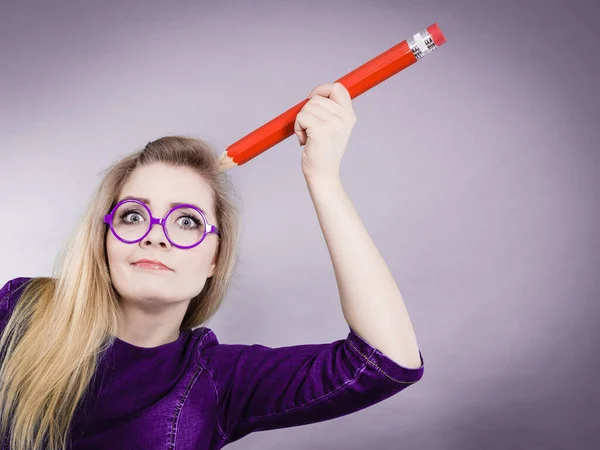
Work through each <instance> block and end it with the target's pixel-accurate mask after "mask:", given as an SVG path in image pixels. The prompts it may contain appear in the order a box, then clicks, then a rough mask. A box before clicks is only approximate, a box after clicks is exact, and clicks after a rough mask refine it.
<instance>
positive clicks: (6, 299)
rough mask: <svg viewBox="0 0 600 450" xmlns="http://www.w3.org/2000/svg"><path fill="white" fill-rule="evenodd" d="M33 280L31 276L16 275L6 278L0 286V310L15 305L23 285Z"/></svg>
mask: <svg viewBox="0 0 600 450" xmlns="http://www.w3.org/2000/svg"><path fill="white" fill-rule="evenodd" d="M30 280H33V278H32V277H17V278H13V279H11V280H8V281H7V282H6V283H4V285H3V286H2V288H0V312H6V311H10V310H11V309H12V307H13V306H14V305H15V303H16V301H17V299H18V297H19V295H20V294H21V292H22V291H23V289H24V288H25V285H26V284H27V283H28V282H29V281H30Z"/></svg>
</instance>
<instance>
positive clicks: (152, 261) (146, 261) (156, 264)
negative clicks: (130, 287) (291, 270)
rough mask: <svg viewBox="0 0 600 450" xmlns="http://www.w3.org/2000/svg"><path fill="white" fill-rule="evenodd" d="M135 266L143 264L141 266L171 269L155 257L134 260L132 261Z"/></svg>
mask: <svg viewBox="0 0 600 450" xmlns="http://www.w3.org/2000/svg"><path fill="white" fill-rule="evenodd" d="M133 264H134V265H136V266H140V267H141V266H143V267H149V268H155V267H158V268H160V269H165V270H171V268H170V267H167V266H165V265H164V264H163V263H162V262H160V261H158V260H156V259H140V260H139V261H136V262H134V263H133Z"/></svg>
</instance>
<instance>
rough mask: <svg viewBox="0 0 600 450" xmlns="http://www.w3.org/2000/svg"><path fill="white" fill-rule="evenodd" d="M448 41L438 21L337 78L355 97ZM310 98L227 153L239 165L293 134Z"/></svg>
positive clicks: (262, 127) (251, 134)
mask: <svg viewBox="0 0 600 450" xmlns="http://www.w3.org/2000/svg"><path fill="white" fill-rule="evenodd" d="M444 42H446V38H445V37H444V35H443V34H442V32H441V30H440V29H439V27H438V26H437V24H433V25H431V26H430V27H428V28H427V29H426V30H423V31H422V32H421V33H420V34H416V35H414V36H413V37H411V38H409V39H407V40H404V41H402V42H401V43H399V44H397V45H395V46H394V47H392V48H390V49H389V50H387V51H385V52H383V53H381V54H380V55H378V56H376V57H375V58H373V59H371V60H369V61H368V62H366V63H365V64H363V65H362V66H360V67H358V68H356V69H354V70H353V71H352V72H349V73H348V74H346V75H344V76H343V77H341V78H340V79H338V80H336V81H338V82H340V83H342V84H343V85H344V86H345V87H346V89H347V90H348V92H349V94H350V97H351V98H355V97H357V96H359V95H361V94H362V93H364V92H366V91H368V90H369V89H371V88H372V87H374V86H376V85H378V84H380V83H381V82H382V81H385V80H387V79H388V78H390V77H391V76H393V75H395V74H397V73H398V72H400V71H402V70H404V69H406V68H407V67H409V66H411V65H412V64H414V63H416V62H417V61H418V59H420V58H422V57H423V56H424V55H425V54H427V53H429V52H430V51H432V49H434V48H436V47H437V46H439V45H442V44H443V43H444ZM306 102H308V99H304V100H303V101H301V102H300V103H298V104H297V105H294V106H293V107H291V108H290V109H288V110H287V111H285V112H284V113H282V114H280V115H279V116H277V117H275V118H274V119H273V120H271V121H269V122H267V123H265V124H264V125H262V126H261V127H259V128H257V129H256V130H254V131H252V132H251V133H249V134H247V135H246V136H244V137H243V138H241V139H240V140H239V141H237V142H235V143H233V144H231V145H230V146H229V147H227V155H228V156H229V157H230V158H232V159H233V162H235V163H236V164H237V165H241V164H244V163H245V162H248V161H249V160H251V159H253V158H255V157H256V156H258V155H260V154H261V153H263V152H264V151H266V150H268V149H269V148H271V147H273V146H274V145H276V144H278V143H279V142H281V141H283V140H285V139H287V138H288V137H290V136H291V135H292V134H294V123H295V121H296V116H297V115H298V113H299V112H300V111H301V110H302V108H303V106H304V105H305V104H306Z"/></svg>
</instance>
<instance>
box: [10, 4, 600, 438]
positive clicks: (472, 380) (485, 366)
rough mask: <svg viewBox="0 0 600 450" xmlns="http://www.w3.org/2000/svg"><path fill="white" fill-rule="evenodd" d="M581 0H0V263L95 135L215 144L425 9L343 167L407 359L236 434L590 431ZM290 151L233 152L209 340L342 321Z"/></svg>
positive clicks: (368, 98)
mask: <svg viewBox="0 0 600 450" xmlns="http://www.w3.org/2000/svg"><path fill="white" fill-rule="evenodd" d="M599 9H600V6H599V4H598V2H597V1H591V0H590V1H587V2H584V1H569V2H567V1H541V0H540V1H529V2H517V1H504V2H500V1H491V0H487V1H476V0H460V1H457V0H453V1H452V2H446V1H441V0H437V1H410V2H409V1H406V2H404V1H375V0H370V1H366V0H363V1H325V0H321V1H318V2H317V1H299V2H291V1H276V0H268V1H264V0H263V1H251V2H250V1H246V2H244V1H241V0H238V1H221V2H216V1H213V2H203V1H195V2H193V1H179V2H166V1H165V2H158V1H155V0H153V1H144V2H141V1H140V2H133V1H127V2H117V1H114V0H111V1H103V2H76V1H70V2H65V1H54V2H42V1H37V2H10V3H9V2H7V1H4V2H3V3H2V6H1V10H0V65H1V67H0V68H1V70H0V77H1V84H0V134H1V136H0V137H1V140H0V155H1V160H0V205H1V208H2V216H1V221H0V236H1V237H2V246H1V248H2V250H1V252H2V253H1V260H0V274H1V278H2V279H3V280H8V279H9V278H14V277H17V276H48V275H49V274H50V273H51V270H52V265H53V263H54V258H55V257H56V253H57V252H58V250H59V248H60V246H61V245H62V243H63V241H64V239H65V238H66V237H67V234H68V233H69V232H70V231H71V230H72V227H73V226H74V223H75V221H76V220H77V218H78V217H79V216H80V214H81V213H82V212H83V210H84V208H85V205H86V204H87V202H88V201H89V198H90V195H91V193H92V191H93V189H95V187H96V186H97V183H98V182H99V180H100V171H101V170H103V169H104V168H105V167H106V166H107V165H108V164H110V163H111V162H112V161H113V160H114V159H115V158H117V157H120V156H123V155H125V154H127V153H130V152H132V151H135V150H137V149H139V148H140V147H141V146H143V145H145V143H146V142H147V141H149V140H153V139H156V138H158V137H160V136H162V135H165V134H174V133H183V134H188V135H193V136H196V137H200V138H203V139H206V140H208V141H209V142H211V143H212V144H213V145H215V146H216V147H217V149H218V150H219V152H221V151H223V150H224V149H225V148H226V147H227V146H228V145H229V144H231V143H233V142H235V141H236V140H237V139H239V138H240V137H242V136H243V135H244V134H246V133H248V132H250V131H252V130H253V129H255V128H256V127H258V126H260V125H262V124H263V123H265V122H266V121H268V120H270V119H272V118H273V117H274V116H275V115H277V114H279V113H281V112H283V111H284V110H286V109H288V108H289V107H291V106H292V105H295V104H296V103H297V102H299V101H300V100H302V99H303V98H304V96H305V95H306V93H307V92H308V90H309V89H311V88H313V87H315V86H316V85H318V84H321V83H326V82H331V81H334V80H335V79H337V78H339V77H341V76H342V75H344V74H346V73H347V72H349V71H350V70H352V69H354V68H355V67H358V66H359V65H361V64H363V63H364V62H366V61H367V60H369V59H371V58H372V57H374V56H376V55H377V54H379V53H382V52H383V51H385V50H387V49H388V48H390V47H392V46H393V45H396V44H397V43H399V42H401V41H402V40H404V39H406V38H408V37H409V36H411V35H412V34H414V33H416V32H418V31H420V30H421V29H422V28H425V27H427V26H429V25H430V24H432V23H434V22H437V23H438V24H439V26H440V27H441V29H442V31H443V32H444V33H445V35H446V37H447V39H448V42H447V43H446V44H445V46H443V47H442V48H441V49H439V50H437V51H436V52H434V53H433V54H431V55H429V56H427V57H426V58H425V59H424V60H422V61H419V62H418V63H417V64H416V65H414V66H412V67H410V68H409V69H407V70H406V71H404V72H402V73H401V74H398V75H396V76H395V77H393V78H391V79H389V80H387V81H385V82H383V83H382V84H380V85H379V86H377V87H375V88H374V89H372V90H370V91H368V92H367V93H365V94H363V95H361V96H360V97H358V98H356V99H354V102H353V104H354V108H355V111H356V113H357V116H358V122H357V124H356V127H355V129H354V132H353V135H352V137H351V140H350V144H349V147H348V151H347V153H346V156H345V158H344V162H343V166H342V178H343V182H344V185H345V186H346V189H347V191H348V193H349V195H350V197H351V199H352V200H353V202H354V204H355V206H356V208H357V210H358V211H359V213H360V214H361V216H362V218H363V220H364V222H365V224H366V226H367V228H368V230H369V232H370V234H371V236H372V237H373V239H374V240H375V242H376V244H377V245H378V247H379V249H380V251H381V253H382V255H383V257H384V258H385V260H386V261H387V263H388V264H389V266H390V268H391V270H392V272H393V273H394V275H395V277H396V280H397V282H398V285H399V286H400V290H401V292H402V295H403V297H404V299H405V301H406V304H407V307H408V309H409V312H410V314H411V318H412V320H413V323H414V325H415V329H416V332H417V337H418V340H419V344H420V347H421V349H422V352H423V356H424V358H425V361H426V362H425V365H426V370H425V375H424V377H423V379H422V380H421V381H420V382H419V383H418V384H416V385H415V386H412V387H410V388H409V389H407V390H406V391H404V392H403V393H401V394H399V395H398V396H395V397H392V398H391V399H388V400H386V401H384V402H382V403H380V404H378V405H375V406H373V407H371V408H369V409H367V410H363V411H361V412H358V413H355V414H353V415H350V416H346V417H343V418H340V419H336V420H332V421H329V422H325V423H321V424H316V425H311V426H305V427H298V428H294V429H287V430H277V431H271V432H263V433H255V434H253V435H250V436H248V437H246V438H244V439H243V440H241V441H239V442H238V443H235V444H232V445H230V448H232V449H234V448H238V449H265V450H267V449H281V448H286V449H290V450H293V449H307V448H311V449H356V450H359V449H361V450H362V449H365V448H381V449H461V450H465V449H592V448H598V445H600V438H599V436H598V433H599V432H598V429H597V428H595V426H597V425H598V417H599V412H600V411H599V405H598V385H597V380H596V378H597V376H598V373H599V372H598V369H599V368H600V358H599V356H598V352H597V350H596V351H594V350H593V347H594V345H597V342H598V338H599V336H600V332H599V331H598V329H597V327H596V325H597V323H598V317H599V316H598V314H599V312H600V307H599V306H598V297H599V293H600V283H599V281H598V269H599V267H600V264H599V262H600V256H599V250H600V245H599V243H600V240H599V239H598V225H599V219H600V214H598V211H597V205H598V191H599V184H600V182H599V177H598V175H597V173H598V168H599V162H600V156H599V154H598V142H599V139H598V138H599V120H598V119H599V117H600V114H599V112H600V111H599V109H600V106H599V105H600V102H599V96H598V88H597V86H596V83H597V80H598V79H600V76H599V75H600V74H599V70H598V69H599V62H598V43H597V42H598V32H597V28H596V27H597V26H598V25H597V24H598V17H599V16H600V15H599V14H598V13H599ZM300 155H301V148H300V147H299V146H298V143H297V140H296V138H295V137H292V138H290V139H288V140H286V141H285V142H283V143H281V144H280V145H278V146H277V147H274V148H272V149H271V150H269V151H268V152H266V153H264V154H263V155H261V156H260V157H259V158H256V159H254V160H253V161H251V162H250V163H248V164H247V165H245V166H243V167H241V168H238V169H234V170H233V171H232V172H231V175H232V177H233V179H234V182H235V184H236V185H237V187H238V189H239V191H240V193H241V195H242V197H243V214H244V224H243V235H242V241H241V253H240V264H239V270H238V272H237V274H236V277H235V284H234V286H233V288H232V290H231V291H230V292H229V294H228V296H227V299H226V302H225V305H224V307H223V309H222V310H221V311H220V312H219V313H218V315H217V316H216V317H215V318H214V319H213V320H212V321H211V322H210V323H209V326H210V327H211V328H212V329H214V330H215V332H216V333H217V336H219V339H220V340H221V341H222V342H226V343H254V342H257V343H262V344H265V345H271V346H281V345H292V344H300V343H318V342H327V341H332V340H336V339H340V338H343V337H345V336H346V334H347V331H348V329H347V325H346V323H345V321H344V319H343V316H342V314H341V309H340V306H339V300H338V295H337V289H336V283H335V278H334V274H333V271H332V268H331V263H330V259H329V255H328V253H327V248H326V246H325V243H324V240H323V238H322V235H321V231H320V229H319V226H318V222H317V219H316V215H315V213H314V209H313V206H312V203H311V200H310V197H309V195H308V191H307V189H306V186H305V183H304V180H303V177H302V173H301V168H300ZM267 230H268V231H267ZM365 301H368V299H365Z"/></svg>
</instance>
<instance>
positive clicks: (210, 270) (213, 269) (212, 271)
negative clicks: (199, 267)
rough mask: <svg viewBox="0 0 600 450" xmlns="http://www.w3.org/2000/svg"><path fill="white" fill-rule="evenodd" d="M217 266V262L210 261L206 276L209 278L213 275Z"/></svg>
mask: <svg viewBox="0 0 600 450" xmlns="http://www.w3.org/2000/svg"><path fill="white" fill-rule="evenodd" d="M216 268H217V264H216V263H212V264H211V265H210V269H209V270H208V275H207V276H206V278H210V277H212V276H213V275H214V273H215V269H216Z"/></svg>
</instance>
